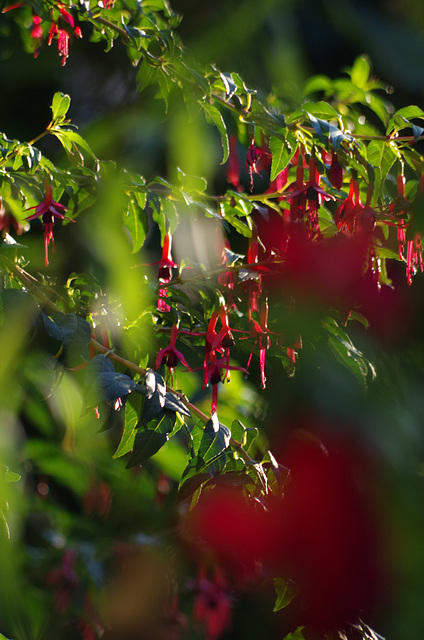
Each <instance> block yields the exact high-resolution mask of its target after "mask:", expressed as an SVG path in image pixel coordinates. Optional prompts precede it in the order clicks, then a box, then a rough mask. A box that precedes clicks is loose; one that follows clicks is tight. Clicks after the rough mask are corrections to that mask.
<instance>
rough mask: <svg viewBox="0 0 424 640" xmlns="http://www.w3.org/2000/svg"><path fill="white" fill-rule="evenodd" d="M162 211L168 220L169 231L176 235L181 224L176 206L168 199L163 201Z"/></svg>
mask: <svg viewBox="0 0 424 640" xmlns="http://www.w3.org/2000/svg"><path fill="white" fill-rule="evenodd" d="M161 209H162V212H163V214H164V215H165V218H166V219H167V220H168V224H169V231H170V232H171V233H174V231H175V229H176V228H177V226H178V223H179V216H178V213H177V209H176V207H175V204H174V203H173V202H172V201H171V200H168V199H167V198H162V199H161Z"/></svg>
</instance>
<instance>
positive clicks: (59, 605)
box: [46, 549, 79, 613]
mask: <svg viewBox="0 0 424 640" xmlns="http://www.w3.org/2000/svg"><path fill="white" fill-rule="evenodd" d="M76 558H77V554H76V551H75V550H74V549H66V550H65V552H64V554H63V559H62V564H61V565H60V567H59V568H58V569H54V570H53V571H51V572H50V573H49V574H48V575H47V577H46V585H47V586H48V587H54V608H55V609H56V611H59V613H65V611H66V610H67V609H68V607H69V604H70V601H71V597H72V594H73V593H74V592H75V589H76V587H77V586H78V584H79V579H78V576H77V574H76V572H75V561H76Z"/></svg>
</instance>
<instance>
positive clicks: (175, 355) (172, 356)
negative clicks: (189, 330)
mask: <svg viewBox="0 0 424 640" xmlns="http://www.w3.org/2000/svg"><path fill="white" fill-rule="evenodd" d="M177 337H178V326H177V325H174V326H173V327H172V329H171V337H170V340H169V345H168V346H167V347H165V348H164V349H160V350H159V351H158V353H157V356H156V360H155V364H154V369H156V370H157V369H159V367H160V366H161V365H166V366H167V367H168V368H169V371H170V374H171V378H172V377H173V376H174V369H175V367H176V366H177V364H178V361H179V362H181V364H183V365H184V366H185V367H187V369H188V370H189V371H191V367H190V365H189V364H188V362H187V360H186V359H185V357H184V355H183V354H182V353H181V351H178V349H177V348H176V347H175V344H176V342H177Z"/></svg>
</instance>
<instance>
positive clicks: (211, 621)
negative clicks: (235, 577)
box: [193, 567, 232, 640]
mask: <svg viewBox="0 0 424 640" xmlns="http://www.w3.org/2000/svg"><path fill="white" fill-rule="evenodd" d="M193 588H194V591H195V598H194V606H193V618H194V620H195V622H197V623H199V624H201V625H202V626H203V627H204V630H205V638H206V640H217V639H218V638H219V637H220V636H221V635H222V634H223V633H224V631H227V630H228V629H229V628H230V626H231V610H232V602H231V596H230V594H229V592H228V586H227V581H226V580H225V577H224V575H223V573H222V572H221V571H220V570H219V569H215V571H214V574H213V576H212V578H207V577H206V571H205V569H204V568H203V567H201V569H200V571H199V574H198V578H197V580H196V581H195V583H194V585H193Z"/></svg>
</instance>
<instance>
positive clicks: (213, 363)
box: [202, 305, 247, 414]
mask: <svg viewBox="0 0 424 640" xmlns="http://www.w3.org/2000/svg"><path fill="white" fill-rule="evenodd" d="M218 319H220V320H221V325H222V328H221V330H220V331H219V332H218V333H217V332H216V325H217V322H218ZM234 345H235V341H234V337H233V334H232V331H231V329H230V326H229V324H228V316H227V312H226V309H225V307H224V306H223V305H222V306H221V307H220V309H219V311H214V312H213V314H212V316H211V319H210V320H209V324H208V329H207V331H206V336H205V358H204V361H203V384H202V389H204V388H205V387H206V386H208V385H209V384H211V385H212V406H211V414H213V413H215V412H216V409H217V406H218V384H219V383H220V382H222V379H224V380H227V382H229V381H230V370H231V369H233V370H238V371H244V372H245V373H247V372H246V370H245V369H244V368H243V367H235V366H232V365H230V348H231V347H233V346H234ZM221 369H225V375H224V378H223V376H222V373H221Z"/></svg>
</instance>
